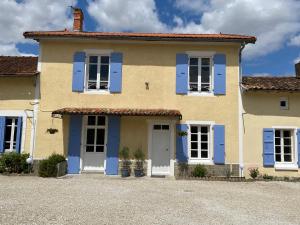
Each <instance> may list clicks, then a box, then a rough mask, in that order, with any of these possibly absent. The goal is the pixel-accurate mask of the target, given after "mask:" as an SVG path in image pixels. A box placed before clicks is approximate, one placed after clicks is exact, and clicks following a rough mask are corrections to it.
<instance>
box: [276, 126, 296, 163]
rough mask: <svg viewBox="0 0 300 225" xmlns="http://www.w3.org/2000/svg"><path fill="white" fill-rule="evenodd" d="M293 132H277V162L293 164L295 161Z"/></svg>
mask: <svg viewBox="0 0 300 225" xmlns="http://www.w3.org/2000/svg"><path fill="white" fill-rule="evenodd" d="M293 133H294V131H293V130H285V129H277V130H275V162H276V163H292V162H293V161H294V157H293V155H294V149H293V138H294V135H293Z"/></svg>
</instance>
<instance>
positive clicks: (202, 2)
mask: <svg viewBox="0 0 300 225" xmlns="http://www.w3.org/2000/svg"><path fill="white" fill-rule="evenodd" d="M209 2H210V1H209V0H176V1H175V7H176V8H178V9H180V10H182V11H184V12H189V13H195V14H200V13H201V12H203V11H206V10H208V9H209Z"/></svg>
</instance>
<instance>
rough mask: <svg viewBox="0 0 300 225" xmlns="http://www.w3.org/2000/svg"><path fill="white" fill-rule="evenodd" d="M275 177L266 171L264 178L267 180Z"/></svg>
mask: <svg viewBox="0 0 300 225" xmlns="http://www.w3.org/2000/svg"><path fill="white" fill-rule="evenodd" d="M273 178H274V177H273V176H270V175H268V174H266V173H265V174H264V175H263V179H265V180H273Z"/></svg>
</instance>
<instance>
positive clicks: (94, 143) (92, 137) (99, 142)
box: [85, 116, 106, 152]
mask: <svg viewBox="0 0 300 225" xmlns="http://www.w3.org/2000/svg"><path fill="white" fill-rule="evenodd" d="M105 126H106V118H105V117H104V116H88V118H87V125H86V143H85V151H86V152H104V146H105V132H106V130H105Z"/></svg>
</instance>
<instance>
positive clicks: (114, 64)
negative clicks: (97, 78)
mask: <svg viewBox="0 0 300 225" xmlns="http://www.w3.org/2000/svg"><path fill="white" fill-rule="evenodd" d="M122 63H123V54H122V53H120V52H113V53H112V54H111V56H110V73H109V79H110V81H109V91H110V92H112V93H121V90H122Z"/></svg>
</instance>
